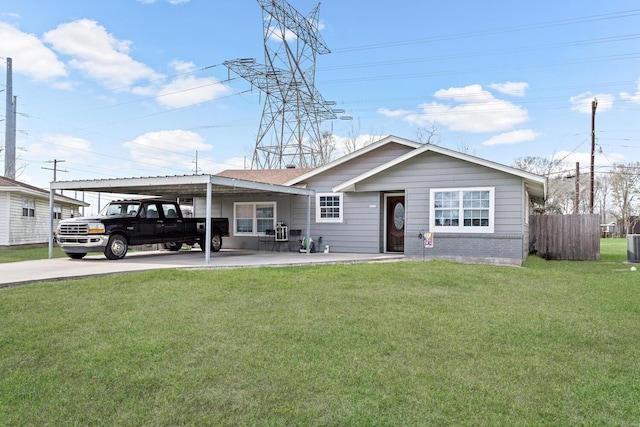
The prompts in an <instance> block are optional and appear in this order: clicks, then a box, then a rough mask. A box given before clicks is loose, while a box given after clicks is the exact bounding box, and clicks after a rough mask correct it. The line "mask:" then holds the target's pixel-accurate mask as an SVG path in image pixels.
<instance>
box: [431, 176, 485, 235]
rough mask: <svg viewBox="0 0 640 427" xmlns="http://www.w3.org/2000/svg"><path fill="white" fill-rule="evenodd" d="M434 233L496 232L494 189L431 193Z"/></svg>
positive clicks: (436, 190)
mask: <svg viewBox="0 0 640 427" xmlns="http://www.w3.org/2000/svg"><path fill="white" fill-rule="evenodd" d="M430 196H431V209H430V218H431V220H430V228H431V231H441V232H449V233H493V231H494V188H492V187H487V188H464V189H435V190H431V192H430Z"/></svg>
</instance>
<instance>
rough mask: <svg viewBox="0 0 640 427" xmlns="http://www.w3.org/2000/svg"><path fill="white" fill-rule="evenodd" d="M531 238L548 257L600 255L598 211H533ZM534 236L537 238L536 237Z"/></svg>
mask: <svg viewBox="0 0 640 427" xmlns="http://www.w3.org/2000/svg"><path fill="white" fill-rule="evenodd" d="M529 239H530V241H531V242H534V245H535V249H536V250H537V254H538V256H540V257H542V258H545V259H563V260H576V261H586V260H598V259H600V223H599V217H598V215H597V214H588V215H532V216H530V217H529ZM534 239H535V240H534Z"/></svg>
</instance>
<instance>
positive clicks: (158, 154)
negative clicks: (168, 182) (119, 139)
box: [124, 129, 212, 172]
mask: <svg viewBox="0 0 640 427" xmlns="http://www.w3.org/2000/svg"><path fill="white" fill-rule="evenodd" d="M124 147H125V148H128V149H129V151H130V155H131V158H132V159H133V160H134V161H136V162H139V163H141V164H142V165H144V166H155V167H162V168H168V169H171V170H173V171H175V170H178V169H183V170H184V171H185V172H186V171H190V170H192V169H193V168H194V165H193V164H192V156H191V154H193V158H195V153H196V151H208V150H211V149H212V147H211V145H209V144H206V143H205V142H204V139H203V138H202V136H200V135H199V134H197V133H195V132H191V131H186V130H181V129H176V130H166V131H159V132H147V133H145V134H144V135H141V136H139V137H137V138H136V139H134V140H133V141H129V142H125V143H124ZM183 153H188V154H189V155H184V154H183Z"/></svg>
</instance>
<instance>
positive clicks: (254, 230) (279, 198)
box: [194, 136, 546, 265]
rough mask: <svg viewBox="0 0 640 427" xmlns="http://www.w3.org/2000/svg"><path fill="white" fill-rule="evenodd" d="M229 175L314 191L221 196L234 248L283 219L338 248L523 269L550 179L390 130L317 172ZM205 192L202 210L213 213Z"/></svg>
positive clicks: (199, 202) (216, 208) (197, 207)
mask: <svg viewBox="0 0 640 427" xmlns="http://www.w3.org/2000/svg"><path fill="white" fill-rule="evenodd" d="M218 175H219V176H221V177H227V178H233V179H238V180H246V181H254V182H264V183H271V184H278V185H281V186H285V187H300V188H305V189H311V190H314V192H315V196H314V200H313V201H312V202H311V201H310V198H308V197H301V196H297V195H295V194H268V195H259V194H258V195H256V194H248V195H241V194H237V193H234V194H228V195H225V194H220V195H215V194H214V195H213V198H212V199H211V200H212V206H211V210H212V216H221V217H228V218H230V221H231V222H232V227H231V236H230V237H229V238H226V239H225V247H226V248H239V249H240V248H245V249H247V248H254V249H255V248H256V247H257V242H258V239H259V238H260V237H261V236H264V234H265V232H266V230H270V229H274V228H275V227H276V225H278V224H282V225H286V227H287V228H288V230H295V229H300V230H303V231H304V230H305V228H306V226H307V225H306V224H309V223H310V225H311V226H310V231H311V233H310V235H311V237H312V238H313V239H314V240H315V242H317V243H319V241H320V240H321V242H322V243H321V244H318V246H317V247H316V249H317V250H318V251H322V250H324V249H325V248H326V246H329V247H330V251H331V252H359V253H387V252H389V253H403V254H405V255H406V256H407V257H409V258H416V259H445V260H455V261H465V262H483V263H496V264H513V265H521V263H522V261H523V260H524V259H526V257H527V256H528V253H529V243H530V242H529V240H530V239H529V215H530V213H531V211H532V206H533V204H534V202H543V201H544V198H545V196H546V180H545V178H544V177H541V176H538V175H535V174H531V173H528V172H525V171H522V170H519V169H515V168H512V167H509V166H505V165H502V164H498V163H495V162H491V161H488V160H484V159H481V158H478V157H475V156H471V155H469V154H465V153H460V152H457V151H453V150H449V149H446V148H443V147H440V146H437V145H432V144H421V143H417V142H414V141H410V140H406V139H403V138H399V137H395V136H389V137H386V138H384V139H382V140H380V141H377V142H375V143H373V144H371V145H369V146H366V147H364V148H362V149H360V150H358V151H355V152H353V153H351V154H348V155H346V156H343V157H341V158H339V159H337V160H335V161H333V162H330V163H328V164H326V165H324V166H321V167H318V168H315V169H311V170H309V169H304V170H303V169H281V170H227V171H224V172H221V173H220V174H218ZM205 200H206V199H204V198H202V197H195V198H194V211H195V212H194V213H195V215H196V216H204V212H205V207H206V203H205Z"/></svg>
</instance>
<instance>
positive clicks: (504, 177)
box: [308, 152, 525, 264]
mask: <svg viewBox="0 0 640 427" xmlns="http://www.w3.org/2000/svg"><path fill="white" fill-rule="evenodd" d="M349 166H351V165H343V167H342V170H343V171H344V172H346V171H349V172H351V171H352V170H354V169H356V170H358V172H359V170H360V168H358V167H357V166H356V165H353V166H354V167H353V169H352V168H351V167H349ZM358 172H356V174H348V173H342V174H339V176H336V175H333V174H332V176H331V179H330V180H326V181H322V180H320V179H317V180H310V181H309V182H308V184H309V188H314V189H316V191H317V192H323V191H330V188H331V187H332V186H334V185H338V184H339V183H341V182H344V181H346V180H348V179H350V177H351V176H350V175H353V176H357V173H358ZM467 187H493V188H495V204H494V213H495V217H494V220H495V229H494V233H492V234H475V233H473V234H472V233H464V234H463V233H435V234H434V241H435V245H434V247H433V248H428V249H424V248H423V242H422V240H421V239H420V238H419V237H418V236H419V234H420V233H421V232H429V207H430V200H429V197H430V190H431V189H435V188H467ZM522 189H523V183H522V179H521V178H520V177H517V176H514V175H511V174H508V173H505V172H502V171H498V170H495V169H492V168H488V167H485V166H481V165H477V164H474V163H470V162H466V161H463V160H459V159H456V158H453V157H449V156H445V155H441V154H438V153H433V152H426V153H424V154H422V155H420V156H416V157H414V158H411V159H409V160H407V161H405V162H403V163H401V164H398V165H396V166H394V167H391V168H389V169H387V170H385V171H383V172H380V173H378V174H376V175H375V176H373V177H370V178H368V179H365V180H363V181H361V182H358V183H357V184H356V187H355V192H348V193H345V194H344V223H342V224H317V223H315V221H312V224H313V226H312V229H313V231H314V232H313V233H312V235H322V236H323V242H324V243H326V244H330V245H331V248H332V250H333V249H335V250H336V251H345V252H346V251H360V252H376V251H377V252H380V251H382V250H383V247H382V243H383V240H384V223H383V220H384V201H383V196H384V194H385V193H397V192H404V194H405V254H406V255H407V256H409V257H415V258H420V257H422V256H426V257H429V258H441V259H455V260H467V261H475V260H478V261H480V260H482V261H483V262H487V261H489V262H495V263H506V264H520V263H521V260H522V257H523V247H524V243H523V242H524V240H525V237H524V229H523V206H524V203H523V196H522ZM312 208H313V209H312V210H313V211H314V212H313V213H312V215H313V217H312V219H315V205H314V206H313V207H312Z"/></svg>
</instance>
